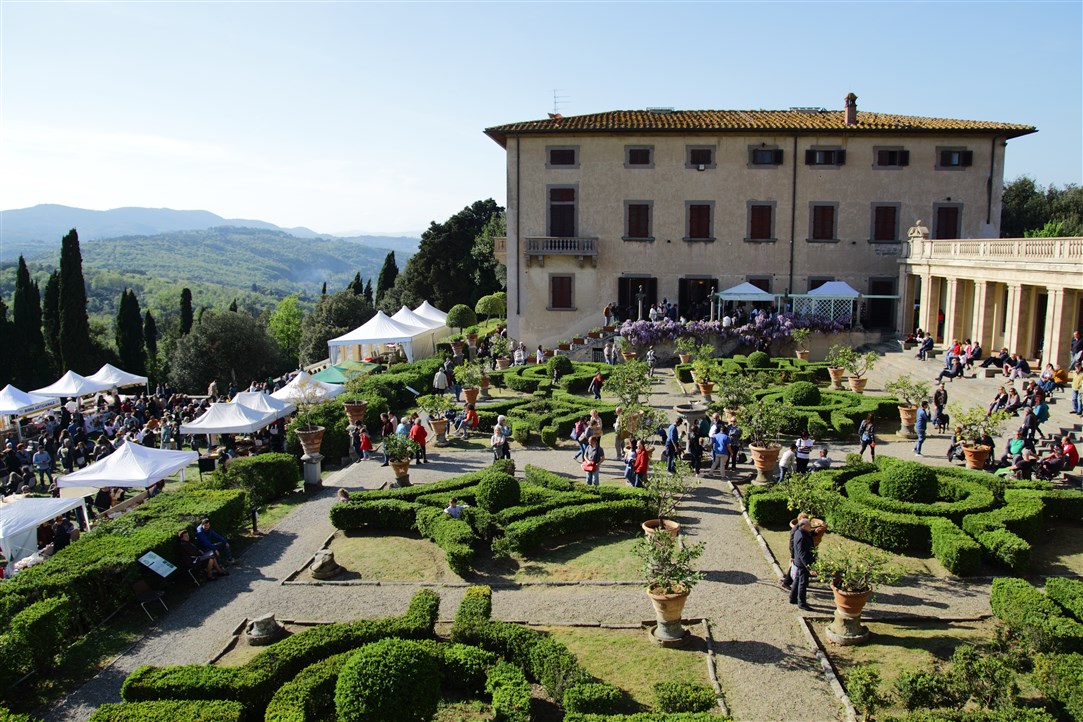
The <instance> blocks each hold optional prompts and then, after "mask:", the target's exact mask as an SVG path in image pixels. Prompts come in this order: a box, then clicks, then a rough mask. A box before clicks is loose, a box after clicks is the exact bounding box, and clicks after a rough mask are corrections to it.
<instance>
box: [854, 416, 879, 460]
mask: <svg viewBox="0 0 1083 722" xmlns="http://www.w3.org/2000/svg"><path fill="white" fill-rule="evenodd" d="M857 438H858V440H860V441H861V451H859V452H858V454H859V455H860V456H862V457H864V456H865V449H869V450H870V451H869V454H870V456H871V457H872V463H874V464H875V463H876V422H875V421H874V420H873V418H872V414H869V415H868V416H866V417H865V420H864V421H862V422H861V426H858V427H857Z"/></svg>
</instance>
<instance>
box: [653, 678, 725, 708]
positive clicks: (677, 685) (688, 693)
mask: <svg viewBox="0 0 1083 722" xmlns="http://www.w3.org/2000/svg"><path fill="white" fill-rule="evenodd" d="M654 700H655V706H656V707H657V708H658V710H659V711H661V712H707V711H709V710H711V709H713V708H714V706H715V694H714V690H712V689H711V688H710V687H708V686H707V685H705V684H696V683H693V682H658V683H656V684H655V685H654Z"/></svg>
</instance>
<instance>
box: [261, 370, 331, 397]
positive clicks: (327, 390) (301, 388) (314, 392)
mask: <svg viewBox="0 0 1083 722" xmlns="http://www.w3.org/2000/svg"><path fill="white" fill-rule="evenodd" d="M345 390H346V387H345V386H339V385H338V384H325V383H324V382H323V381H317V380H316V379H314V378H312V377H311V376H310V375H309V374H308V372H307V371H301V372H299V373H298V374H297V375H296V376H294V377H293V379H292V380H291V381H290V382H289V383H288V384H286V385H285V386H283V387H282V388H280V389H279V390H278V391H275V392H274V393H273V394H271V396H272V397H273V398H276V399H278V400H279V401H288V402H290V403H291V404H303V403H320V402H322V401H328V400H329V399H333V398H335V397H336V396H338V395H339V394H341V393H342V392H344V391H345Z"/></svg>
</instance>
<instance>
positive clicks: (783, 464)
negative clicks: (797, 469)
mask: <svg viewBox="0 0 1083 722" xmlns="http://www.w3.org/2000/svg"><path fill="white" fill-rule="evenodd" d="M796 463H797V445H796V444H791V445H790V448H788V449H786V450H785V451H783V452H782V455H781V456H779V457H778V483H779V484H781V483H782V482H783V481H785V480H786V475H787V474H792V473H793V470H794V466H795V465H796Z"/></svg>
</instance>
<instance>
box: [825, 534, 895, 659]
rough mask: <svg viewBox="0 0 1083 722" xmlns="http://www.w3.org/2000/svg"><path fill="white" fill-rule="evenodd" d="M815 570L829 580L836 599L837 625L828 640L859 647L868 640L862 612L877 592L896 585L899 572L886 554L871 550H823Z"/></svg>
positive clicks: (890, 557)
mask: <svg viewBox="0 0 1083 722" xmlns="http://www.w3.org/2000/svg"><path fill="white" fill-rule="evenodd" d="M812 569H813V570H814V571H815V572H816V573H817V574H819V576H820V578H821V579H829V580H830V584H831V591H832V592H833V593H834V595H835V607H836V609H835V621H834V622H832V623H831V624H830V625H829V626H828V627H827V637H828V639H830V640H831V641H832V642H835V643H836V644H860V643H861V642H864V641H865V640H866V639H868V637H869V630H868V629H867V628H866V627H865V626H864V625H862V624H861V611H862V610H863V609H864V608H865V604H866V603H867V602H868V600H869V596H870V595H871V594H872V592H873V591H874V590H875V588H876V587H877V586H879V585H881V584H894V583H895V581H897V580H898V578H899V575H900V572H899V569H898V568H897V567H896V566H895V564H894V562H893V557H892V556H891V555H890V554H888V553H887V552H884V551H881V550H879V549H872V548H869V547H856V546H846V547H827V548H825V549H821V550H820V552H819V554H818V555H817V557H816V561H815V563H813V565H812Z"/></svg>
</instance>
